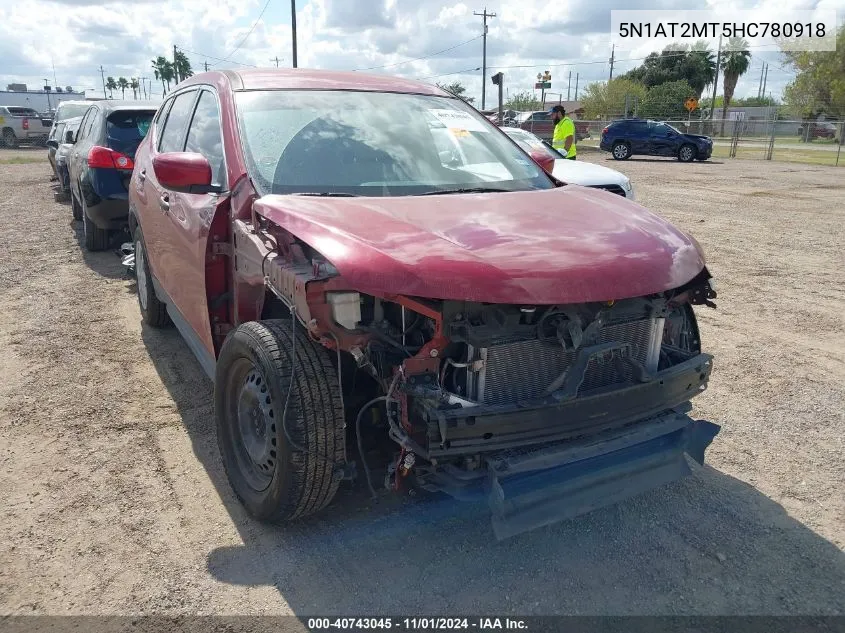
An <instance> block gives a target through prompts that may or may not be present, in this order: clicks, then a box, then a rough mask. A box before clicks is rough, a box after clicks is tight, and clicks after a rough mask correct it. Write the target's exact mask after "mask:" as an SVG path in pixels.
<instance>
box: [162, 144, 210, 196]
mask: <svg viewBox="0 0 845 633" xmlns="http://www.w3.org/2000/svg"><path fill="white" fill-rule="evenodd" d="M153 171H154V172H155V175H156V179H157V180H158V181H159V182H160V183H161V186H162V187H164V188H165V189H170V190H171V191H178V192H182V193H210V192H212V191H217V190H218V188H217V187H214V186H213V185H212V184H211V165H209V164H208V160H206V158H205V156H203V155H202V154H196V153H194V152H168V153H166V154H159V155H158V156H156V157H155V158H153Z"/></svg>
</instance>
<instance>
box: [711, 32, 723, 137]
mask: <svg viewBox="0 0 845 633" xmlns="http://www.w3.org/2000/svg"><path fill="white" fill-rule="evenodd" d="M721 63H722V36H721V35H720V36H719V50H718V52H717V53H716V78H715V79H714V80H713V99H712V100H711V101H710V120H711V121H712V120H713V113H714V112H716V91H717V90H718V89H719V66H720V65H721Z"/></svg>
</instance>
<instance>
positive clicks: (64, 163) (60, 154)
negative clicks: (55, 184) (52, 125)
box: [47, 117, 82, 220]
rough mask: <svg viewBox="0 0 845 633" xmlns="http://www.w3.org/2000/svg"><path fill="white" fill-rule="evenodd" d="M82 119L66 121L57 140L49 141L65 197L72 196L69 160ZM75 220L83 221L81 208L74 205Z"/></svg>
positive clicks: (60, 126)
mask: <svg viewBox="0 0 845 633" xmlns="http://www.w3.org/2000/svg"><path fill="white" fill-rule="evenodd" d="M81 122H82V117H75V118H73V119H66V120H64V121H62V122H61V123H60V124H59V126H58V130H59V131H58V132H57V133H56V138H54V139H50V140H48V141H47V145H48V146H49V147H50V149H52V150H54V152H55V156H54V161H55V166H56V167H55V170H56V177H57V179H58V181H59V186H60V190H61V193H62V195H63V196H68V195H70V174H69V173H68V158H69V157H70V153H71V152H72V151H73V139H74V137H75V136H76V132H77V130H78V129H79V124H80V123H81ZM73 219H74V220H81V219H82V214H81V213H80V207H79V206H78V205H73Z"/></svg>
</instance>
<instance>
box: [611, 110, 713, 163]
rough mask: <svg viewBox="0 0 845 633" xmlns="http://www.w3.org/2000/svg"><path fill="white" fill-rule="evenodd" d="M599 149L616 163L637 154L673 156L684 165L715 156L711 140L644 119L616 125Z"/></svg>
mask: <svg viewBox="0 0 845 633" xmlns="http://www.w3.org/2000/svg"><path fill="white" fill-rule="evenodd" d="M599 147H600V148H601V149H602V150H604V151H605V152H610V153H611V154H612V155H613V158H615V159H616V160H626V159H628V158H630V157H631V156H633V155H634V154H643V155H646V156H670V157H674V158H677V159H678V160H680V161H681V162H684V163H689V162H691V161H693V160H707V159H708V158H710V155H711V154H712V153H713V140H712V139H711V138H710V137H709V136H700V135H698V134H685V133H684V132H681V131H679V130H677V129H676V128H674V127H672V126H671V125H669V124H668V123H661V122H659V121H651V120H644V119H623V120H621V121H614V122H613V123H611V124H610V125H608V126H607V127H606V128H604V129H603V130H602V132H601V143H600V145H599Z"/></svg>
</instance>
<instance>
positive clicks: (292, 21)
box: [290, 0, 296, 68]
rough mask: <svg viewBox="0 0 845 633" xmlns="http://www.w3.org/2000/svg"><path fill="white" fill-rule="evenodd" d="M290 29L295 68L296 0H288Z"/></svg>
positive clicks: (294, 65)
mask: <svg viewBox="0 0 845 633" xmlns="http://www.w3.org/2000/svg"><path fill="white" fill-rule="evenodd" d="M290 29H291V40H292V41H293V67H294V68H296V0H290Z"/></svg>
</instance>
